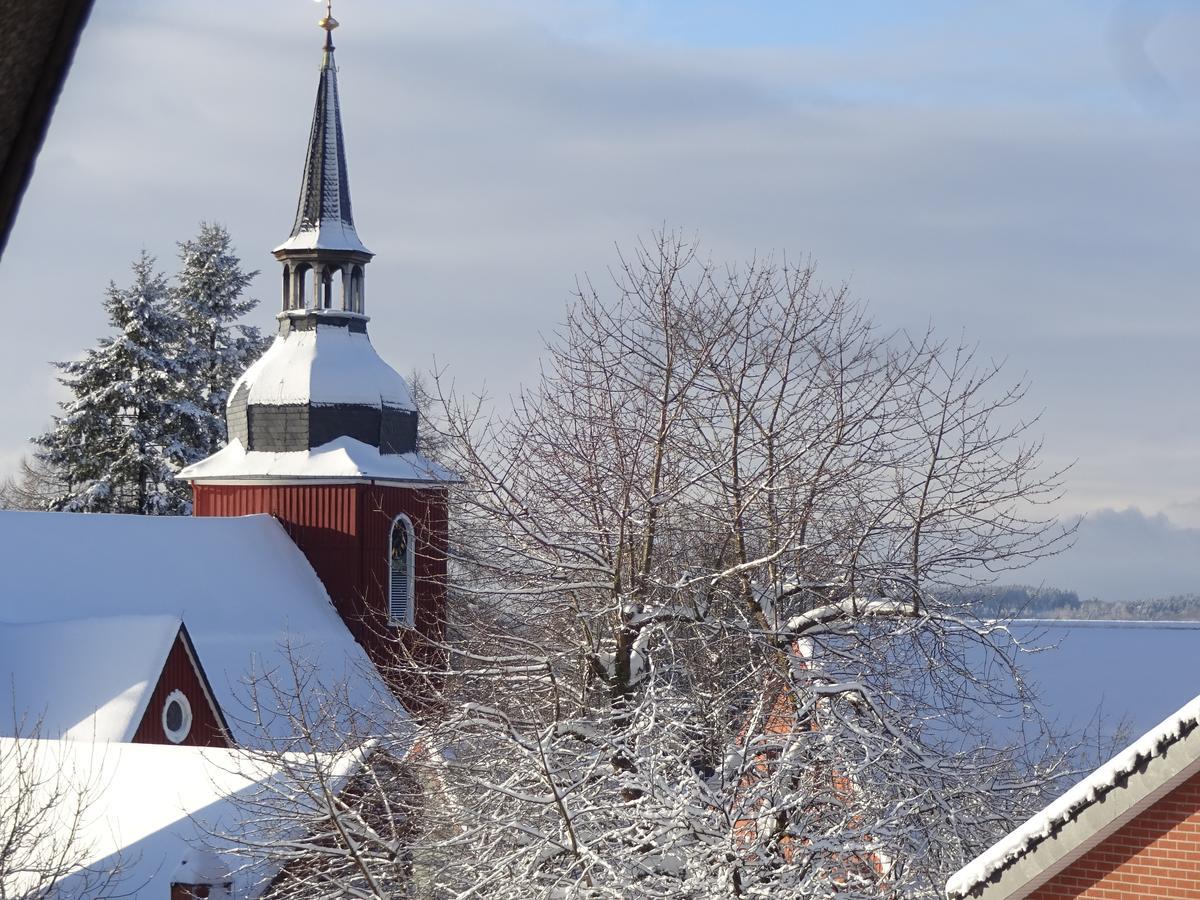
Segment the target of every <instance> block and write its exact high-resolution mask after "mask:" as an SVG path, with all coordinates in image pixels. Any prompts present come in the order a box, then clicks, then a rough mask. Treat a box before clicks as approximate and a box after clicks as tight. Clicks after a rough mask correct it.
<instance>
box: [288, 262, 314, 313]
mask: <svg viewBox="0 0 1200 900" xmlns="http://www.w3.org/2000/svg"><path fill="white" fill-rule="evenodd" d="M311 271H312V266H310V265H309V264H308V263H300V265H298V266H296V272H295V274H294V275H293V276H292V309H304V308H306V307H307V306H308V302H307V297H305V284H306V283H307V282H308V273H309V272H311Z"/></svg>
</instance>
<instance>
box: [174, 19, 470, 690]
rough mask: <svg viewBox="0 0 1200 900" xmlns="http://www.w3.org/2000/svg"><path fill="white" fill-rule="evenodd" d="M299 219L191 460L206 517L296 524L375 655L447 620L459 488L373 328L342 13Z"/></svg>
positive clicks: (189, 472) (327, 54) (329, 33)
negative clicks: (452, 514)
mask: <svg viewBox="0 0 1200 900" xmlns="http://www.w3.org/2000/svg"><path fill="white" fill-rule="evenodd" d="M320 24H321V27H322V28H323V29H325V47H324V51H323V57H322V62H321V74H320V81H319V83H318V87H317V102H316V108H315V109H314V111H313V120H312V129H311V131H310V132H309V138H308V153H307V157H306V159H305V163H304V174H303V178H302V181H301V186H300V202H299V205H298V207H297V209H296V220H295V222H294V224H293V225H292V232H291V234H290V235H289V236H288V239H287V240H286V241H284V242H283V243H282V244H280V245H279V246H278V247H276V248H275V251H274V254H275V258H276V259H277V260H279V262H280V264H281V265H282V268H283V275H282V282H283V290H282V295H283V296H282V309H281V311H280V313H279V314H278V316H277V319H278V320H279V333H278V335H277V336H276V337H275V339H274V342H273V343H272V344H271V346H270V348H269V349H268V350H267V351H266V353H264V354H263V356H262V357H261V358H260V359H259V360H258V361H257V362H256V363H254V365H252V366H251V367H250V368H249V369H247V370H246V372H245V373H244V374H243V375H242V376H241V378H239V379H238V381H237V382H236V383H235V384H234V386H233V390H232V391H231V392H230V399H229V404H228V407H227V409H226V420H227V423H228V428H229V444H228V445H227V446H226V447H225V448H223V449H222V450H220V451H218V452H217V453H215V454H213V455H212V456H210V457H209V458H207V459H205V460H201V461H200V462H198V463H196V464H194V465H192V466H189V467H188V468H186V469H184V470H183V472H181V473H180V477H181V478H184V479H186V480H188V481H190V482H191V484H192V491H193V496H194V498H195V503H194V509H195V514H196V515H198V516H240V515H248V514H252V513H268V514H271V515H273V516H275V517H276V518H278V519H279V521H280V522H281V523H282V524H283V526H284V527H285V528H286V529H287V531H288V533H289V534H290V535H291V536H292V539H293V540H295V542H296V544H297V545H298V546H299V547H300V549H301V550H303V551H304V554H305V555H306V556H307V557H308V560H309V562H310V563H312V566H313V568H314V569H315V570H316V573H317V575H318V576H319V577H320V578H321V580H322V581H323V582H324V584H325V587H326V589H327V590H328V592H329V595H330V597H331V598H332V599H333V602H334V605H335V606H336V607H337V610H338V612H339V613H340V614H341V616H342V618H343V619H344V620H345V622H346V624H347V626H348V627H349V628H350V630H351V632H352V633H353V634H354V636H355V638H356V639H357V640H358V641H359V642H360V643H361V644H362V645H363V646H364V647H365V648H366V649H367V651H368V653H369V654H370V655H371V657H372V659H374V660H375V662H376V664H377V665H380V666H381V667H386V666H387V664H388V663H389V661H390V660H391V659H392V655H393V654H394V652H395V651H396V650H397V648H398V647H400V646H409V647H411V646H414V645H415V644H416V643H417V641H416V640H415V637H416V635H417V634H424V635H426V636H428V637H433V638H436V637H438V636H440V634H441V632H442V626H443V621H444V607H445V580H446V549H447V510H446V502H447V498H446V492H447V486H448V485H449V484H450V483H452V482H453V481H455V477H454V476H453V475H452V474H451V473H450V472H448V471H446V470H445V469H443V468H441V467H440V466H438V465H437V464H435V463H433V462H430V461H429V460H426V459H424V458H423V457H421V456H420V455H419V454H418V452H417V426H418V421H417V418H418V417H417V410H416V407H415V406H414V404H413V401H412V397H411V395H410V393H409V390H408V386H407V385H406V384H405V382H404V379H403V378H401V377H400V375H399V374H398V373H397V372H396V371H395V370H394V369H393V368H392V367H391V366H389V365H388V364H387V363H386V362H384V361H383V359H381V358H380V356H379V354H378V353H376V352H375V348H374V347H373V346H372V345H371V341H370V338H369V337H368V336H367V322H368V317H367V315H366V280H365V271H366V267H367V264H368V263H370V261H371V257H372V254H371V252H370V251H369V250H368V249H367V248H366V247H365V246H364V245H363V243H362V241H361V240H360V239H359V237H358V232H357V230H356V229H355V227H354V217H353V214H352V211H351V206H350V181H349V177H348V174H347V167H346V151H345V146H344V143H343V139H342V121H341V109H340V105H339V102H338V84H337V67H336V65H335V64H334V55H333V53H334V48H333V30H334V29H335V28H336V27H337V26H338V23H337V21H336V20H335V19H334V18H333V16H332V14H328V15H326V17H325V18H324V19H322V20H321V23H320Z"/></svg>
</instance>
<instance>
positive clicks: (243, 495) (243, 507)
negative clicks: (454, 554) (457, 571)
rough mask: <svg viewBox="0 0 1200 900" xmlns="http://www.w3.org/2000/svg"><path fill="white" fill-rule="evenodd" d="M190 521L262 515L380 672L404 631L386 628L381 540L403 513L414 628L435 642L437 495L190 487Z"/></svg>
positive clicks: (440, 528) (365, 488)
mask: <svg viewBox="0 0 1200 900" xmlns="http://www.w3.org/2000/svg"><path fill="white" fill-rule="evenodd" d="M193 493H194V497H195V504H194V514H195V515H197V516H245V515H251V514H254V513H267V514H269V515H273V516H275V517H276V518H277V519H279V521H280V523H281V524H282V525H283V527H284V528H285V529H286V530H287V532H288V534H289V535H291V538H292V540H294V541H295V542H296V545H297V546H298V547H299V548H300V549H301V550H302V551H303V552H304V555H305V556H306V557H308V561H309V562H310V563H311V564H312V567H313V569H314V570H315V571H316V573H317V576H318V577H319V578H320V579H321V581H322V583H323V584H324V585H325V589H326V590H327V591H328V592H329V596H330V599H332V600H333V603H334V606H335V607H336V608H337V611H338V612H339V613H340V614H341V617H342V619H343V620H344V621H345V623H346V625H347V627H348V628H349V629H350V632H351V633H352V634H353V635H354V637H355V639H356V640H357V641H358V642H359V643H360V644H362V645H363V647H364V648H365V649H366V650H367V652H368V654H370V656H371V658H372V659H373V660H374V661H375V663H376V665H377V666H379V667H380V668H381V670H382V671H387V668H388V666H389V662H390V661H391V660H392V659H394V656H393V654H394V653H395V651H396V644H395V641H396V640H397V639H399V640H401V641H405V640H406V639H407V641H408V643H409V644H410V645H412V644H414V643H415V642H413V641H412V640H411V638H412V635H411V633H410V632H408V631H407V630H406V629H396V628H390V627H389V626H388V624H387V610H388V602H387V587H388V577H389V575H388V573H389V564H388V540H389V538H390V535H391V527H392V522H393V520H394V519H395V518H396V516H397V515H399V514H400V513H404V514H405V515H407V516H408V517H409V519H410V520H411V521H412V523H413V531H414V537H415V538H416V546H415V548H414V550H415V553H414V569H415V572H414V574H415V576H416V579H415V585H414V595H413V598H414V604H415V618H416V622H415V624H416V629H417V631H418V632H420V633H422V634H425V635H427V636H430V637H434V638H440V636H441V635H442V633H443V629H444V618H445V605H446V552H447V543H448V536H447V535H448V528H449V525H448V519H447V507H446V491H445V489H444V488H416V487H402V486H397V485H372V484H363V483H354V484H314V485H305V484H269V483H267V484H262V485H209V484H200V483H198V484H194V485H193Z"/></svg>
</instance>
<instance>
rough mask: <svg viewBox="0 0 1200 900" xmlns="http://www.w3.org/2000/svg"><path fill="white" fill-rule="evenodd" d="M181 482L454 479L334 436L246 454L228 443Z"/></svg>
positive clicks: (432, 466)
mask: <svg viewBox="0 0 1200 900" xmlns="http://www.w3.org/2000/svg"><path fill="white" fill-rule="evenodd" d="M178 477H179V478H182V479H184V480H186V481H222V480H223V481H238V480H242V479H255V478H324V479H328V478H335V479H336V478H354V479H358V478H369V479H374V480H377V481H397V482H431V483H438V482H442V483H447V484H450V483H454V482H457V481H458V480H459V478H458V476H457V475H455V474H454V473H453V472H451V471H450V470H449V469H447V468H445V467H444V466H440V465H438V464H437V463H435V462H433V461H432V460H428V459H425V458H424V457H422V456H419V455H418V454H416V453H380V452H379V448H377V447H372V446H371V445H370V444H364V443H363V442H362V441H356V440H355V439H354V438H351V437H340V438H337V439H336V440H332V441H330V442H329V443H328V444H322V445H321V446H320V447H314V448H313V449H311V450H292V451H287V452H280V453H272V452H267V451H265V450H246V449H245V448H244V447H243V446H242V444H241V442H240V441H238V440H236V439H234V440H232V441H230V442H229V443H228V444H227V445H226V446H225V447H223V448H222V449H220V450H218V451H217V452H216V453H214V454H213V455H212V456H210V457H208V459H202V460H200V462H198V463H194V464H193V465H190V466H188V467H187V468H186V469H184V470H183V471H182V472H180V473H179V476H178Z"/></svg>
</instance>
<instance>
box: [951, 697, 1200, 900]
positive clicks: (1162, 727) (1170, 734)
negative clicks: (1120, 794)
mask: <svg viewBox="0 0 1200 900" xmlns="http://www.w3.org/2000/svg"><path fill="white" fill-rule="evenodd" d="M1198 724H1200V697H1196V698H1195V699H1193V700H1192V701H1191V702H1189V703H1188V704H1186V705H1185V706H1183V707H1182V708H1181V709H1179V710H1177V711H1176V712H1175V713H1173V714H1172V715H1170V716H1168V717H1167V718H1166V719H1164V720H1163V721H1162V722H1160V723H1159V724H1158V725H1156V726H1155V727H1154V728H1151V729H1150V730H1149V731H1147V732H1146V733H1145V734H1144V735H1142V736H1141V737H1140V738H1138V739H1137V740H1136V741H1134V742H1133V743H1132V744H1130V745H1129V746H1128V747H1126V748H1125V749H1124V750H1122V751H1121V752H1120V753H1118V754H1117V755H1116V756H1114V757H1113V758H1112V759H1110V760H1109V761H1108V762H1106V763H1105V764H1104V765H1102V766H1100V767H1099V768H1098V769H1096V770H1095V771H1094V772H1092V773H1091V774H1090V775H1088V776H1087V777H1086V778H1084V779H1083V780H1082V781H1080V782H1079V783H1078V784H1076V785H1075V786H1074V787H1072V788H1071V789H1070V790H1068V791H1067V792H1066V793H1064V794H1063V795H1062V796H1061V797H1059V798H1058V799H1057V800H1055V801H1054V802H1053V803H1051V804H1050V805H1049V806H1047V807H1046V808H1045V809H1043V810H1042V811H1041V812H1039V813H1037V814H1036V815H1034V816H1032V817H1031V818H1030V819H1029V820H1028V821H1026V822H1025V823H1024V824H1022V825H1020V826H1019V827H1017V828H1015V829H1014V830H1012V831H1010V832H1009V833H1008V834H1007V835H1005V836H1004V837H1003V838H1001V839H1000V840H999V841H997V842H996V843H995V844H993V845H992V846H991V847H989V848H988V849H987V850H985V851H984V852H983V853H981V854H979V856H977V857H975V859H973V860H972V861H971V862H969V863H967V864H966V865H965V866H963V867H962V868H961V869H959V870H958V871H957V872H956V873H954V875H953V876H951V877H950V879H949V881H947V883H946V896H947V897H948V898H950V900H959V898H964V897H968V896H970V895H971V893H972V891H975V890H977V889H979V888H980V886H982V885H984V884H985V883H987V882H989V881H991V880H994V879H995V878H997V877H999V876H1000V875H1002V874H1003V873H1004V871H1005V870H1006V869H1008V868H1009V867H1010V866H1012V865H1013V864H1015V863H1016V862H1017V861H1018V860H1020V859H1021V858H1022V857H1024V856H1025V855H1027V854H1029V853H1030V852H1031V851H1033V850H1035V849H1036V848H1037V847H1038V845H1039V844H1041V843H1043V842H1044V841H1046V840H1047V839H1049V838H1051V837H1053V836H1054V835H1056V834H1057V833H1059V832H1060V831H1062V830H1063V829H1064V828H1067V827H1069V826H1070V824H1071V823H1072V822H1074V821H1076V820H1077V819H1078V818H1079V817H1080V816H1081V815H1082V814H1083V813H1084V812H1085V811H1087V810H1088V809H1089V808H1090V807H1092V806H1093V804H1095V803H1096V802H1097V801H1099V800H1101V799H1103V798H1104V797H1105V796H1106V795H1107V794H1109V793H1110V792H1111V791H1113V790H1114V789H1116V788H1118V787H1122V786H1124V785H1126V784H1127V783H1132V782H1133V781H1134V780H1135V779H1138V778H1140V777H1145V773H1146V772H1147V770H1148V768H1149V767H1152V766H1153V764H1154V761H1155V760H1157V759H1159V758H1161V757H1162V756H1163V754H1164V753H1165V752H1166V751H1167V750H1168V749H1169V748H1170V747H1172V746H1173V745H1175V744H1176V743H1178V742H1179V741H1181V740H1182V739H1184V738H1186V737H1187V736H1188V735H1189V734H1190V733H1191V732H1192V731H1193V730H1194V729H1195V728H1196V727H1197V725H1198ZM1125 809H1132V810H1134V811H1136V810H1137V808H1136V807H1133V806H1131V807H1126V808H1125ZM1121 811H1122V810H1114V813H1116V812H1121Z"/></svg>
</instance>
